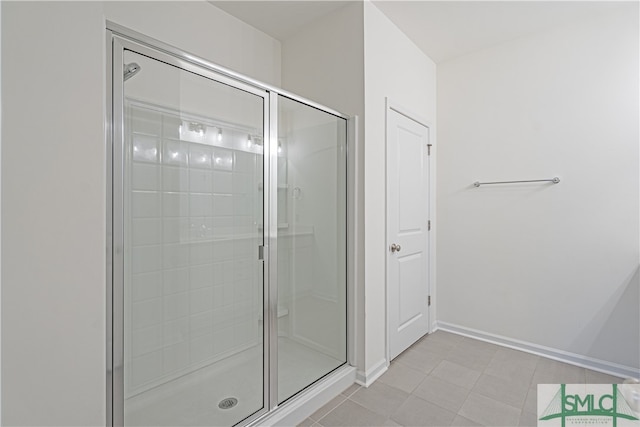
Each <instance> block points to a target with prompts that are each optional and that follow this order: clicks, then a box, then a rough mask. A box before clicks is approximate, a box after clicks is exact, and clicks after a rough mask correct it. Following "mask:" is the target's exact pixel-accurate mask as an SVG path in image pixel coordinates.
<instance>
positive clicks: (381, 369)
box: [356, 359, 389, 387]
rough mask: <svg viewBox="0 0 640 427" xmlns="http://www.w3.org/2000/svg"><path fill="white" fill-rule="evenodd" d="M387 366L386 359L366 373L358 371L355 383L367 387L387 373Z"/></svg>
mask: <svg viewBox="0 0 640 427" xmlns="http://www.w3.org/2000/svg"><path fill="white" fill-rule="evenodd" d="M388 367H389V364H388V363H387V359H382V360H381V361H379V362H378V363H376V364H375V365H373V367H371V368H370V369H368V370H367V372H363V371H358V372H356V383H358V384H360V385H361V386H364V387H369V386H370V385H371V384H373V382H374V381H375V380H377V379H378V378H380V375H382V374H384V373H385V372H386V371H387V368H388Z"/></svg>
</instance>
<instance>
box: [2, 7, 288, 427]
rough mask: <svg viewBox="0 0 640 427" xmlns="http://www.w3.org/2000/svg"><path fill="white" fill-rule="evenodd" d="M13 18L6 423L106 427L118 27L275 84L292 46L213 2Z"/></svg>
mask: <svg viewBox="0 0 640 427" xmlns="http://www.w3.org/2000/svg"><path fill="white" fill-rule="evenodd" d="M1 7H2V96H3V98H2V106H3V108H2V123H3V127H2V151H3V152H2V224H3V233H2V249H3V250H2V266H3V269H2V391H3V393H2V409H3V413H2V423H3V424H4V425H83V426H87V425H103V424H104V422H105V402H106V396H105V338H106V337H105V308H106V291H107V287H106V283H105V247H106V236H105V209H106V200H105V199H106V187H107V182H106V180H105V177H106V174H105V167H106V155H105V146H104V124H103V120H104V119H103V118H104V114H105V106H106V95H105V93H104V92H105V67H106V55H105V25H104V22H105V19H109V20H112V21H115V22H117V23H119V24H122V25H125V26H129V27H131V28H132V29H134V30H137V31H140V32H143V33H146V34H147V35H150V36H152V37H156V38H159V39H161V40H163V41H165V42H167V43H170V44H174V45H177V46H178V47H180V48H182V49H185V50H187V51H190V52H193V53H196V54H198V55H202V56H205V57H206V58H207V59H209V60H211V61H213V62H217V63H219V64H221V65H224V66H226V67H229V68H232V69H235V70H237V71H239V72H241V73H244V74H247V75H249V76H251V77H254V78H258V79H261V80H263V81H267V82H269V83H275V84H278V82H279V73H280V70H279V63H280V59H279V56H280V49H279V43H278V42H277V41H275V40H273V39H272V38H270V37H268V36H266V35H264V34H263V33H261V32H259V31H257V30H255V29H253V28H251V27H248V26H247V25H246V24H242V23H241V22H240V21H238V20H237V19H235V18H232V17H230V16H229V15H227V14H226V13H224V12H222V11H220V10H219V9H217V8H215V7H213V6H211V5H210V4H208V3H206V2H158V3H155V2H144V3H129V2H106V3H105V4H103V3H99V2H70V3H60V2H2V5H1ZM151 17H152V18H153V19H151ZM194 28H197V31H194Z"/></svg>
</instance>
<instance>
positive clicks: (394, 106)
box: [384, 97, 436, 367]
mask: <svg viewBox="0 0 640 427" xmlns="http://www.w3.org/2000/svg"><path fill="white" fill-rule="evenodd" d="M391 111H394V112H396V113H398V114H401V115H403V116H405V117H406V118H408V119H410V120H413V121H414V122H416V123H418V124H419V125H421V126H424V127H426V128H427V130H428V135H429V144H430V150H431V153H430V155H429V156H428V159H427V160H428V162H429V197H428V200H429V214H428V215H429V218H426V219H427V220H430V221H431V229H430V231H429V234H428V236H429V238H428V239H427V250H428V251H429V268H428V271H427V292H428V295H430V297H431V305H430V306H429V311H428V327H427V333H429V334H430V333H432V332H434V331H435V329H436V327H435V319H436V317H435V313H436V304H435V302H436V298H435V227H434V222H435V213H436V209H435V189H436V187H435V176H436V174H435V172H436V171H435V162H433V161H432V160H431V159H432V158H434V157H435V153H436V151H435V147H436V145H435V131H434V126H433V124H432V122H431V121H430V120H426V119H424V118H423V117H421V116H420V115H418V114H416V113H414V112H413V111H411V110H410V109H408V108H405V107H404V106H403V105H402V104H398V103H396V102H395V101H394V100H391V99H390V98H389V97H386V98H385V127H386V129H385V169H384V170H385V192H384V195H385V249H384V250H385V265H384V267H385V326H386V327H385V358H386V360H387V367H388V366H389V365H390V364H391V348H390V344H389V339H390V335H391V319H390V318H389V300H390V298H389V294H390V291H391V289H390V286H389V282H390V280H389V259H390V256H391V254H390V252H389V245H391V241H390V239H389V208H390V206H389V197H388V195H389V164H388V159H389V145H390V141H391V127H390V123H389V121H390V113H391Z"/></svg>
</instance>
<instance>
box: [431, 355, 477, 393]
mask: <svg viewBox="0 0 640 427" xmlns="http://www.w3.org/2000/svg"><path fill="white" fill-rule="evenodd" d="M480 374H481V372H480V371H475V370H473V369H469V368H467V367H466V366H462V365H458V364H457V363H452V362H449V361H448V360H443V361H442V362H440V364H439V365H438V366H437V367H436V368H435V369H434V370H433V371H432V372H431V375H433V376H434V377H437V378H440V379H442V380H444V381H447V382H448V383H451V384H455V385H457V386H460V387H465V388H468V389H471V388H473V386H474V385H475V383H476V381H477V380H478V378H479V377H480Z"/></svg>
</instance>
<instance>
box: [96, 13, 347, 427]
mask: <svg viewBox="0 0 640 427" xmlns="http://www.w3.org/2000/svg"><path fill="white" fill-rule="evenodd" d="M106 27H107V28H106V30H107V37H106V52H107V70H106V77H107V85H106V98H107V108H106V117H105V141H106V145H105V149H106V159H107V163H106V178H107V189H106V192H107V212H106V226H107V227H106V228H107V235H106V246H107V247H106V284H107V286H106V288H107V289H106V291H107V292H106V293H107V295H106V296H107V310H106V320H107V322H106V323H107V331H106V332H107V336H106V341H107V342H106V348H107V355H106V389H107V395H106V409H107V413H106V425H108V426H123V425H124V371H123V364H124V269H123V264H124V254H123V248H124V235H123V231H124V222H123V221H124V211H123V201H124V199H123V195H124V187H123V172H124V171H123V165H124V162H123V160H124V157H123V155H124V153H123V148H124V135H125V134H124V78H123V75H122V73H121V72H120V69H119V68H118V67H119V66H121V64H124V52H125V50H130V51H133V52H136V53H139V54H142V55H144V56H147V57H150V58H153V59H155V60H158V61H161V62H164V63H166V64H169V65H173V66H176V67H178V68H180V69H183V70H185V71H188V72H192V73H195V74H198V75H201V76H203V77H205V78H208V79H211V80H215V81H218V82H220V83H223V84H227V85H229V86H233V87H235V88H237V89H239V90H243V91H246V92H250V93H252V94H255V95H257V96H260V97H262V98H263V100H264V104H263V106H264V109H263V112H264V116H263V136H264V153H263V162H264V163H263V168H264V170H263V178H264V186H263V188H264V189H265V191H264V193H263V216H264V218H263V221H264V222H263V224H265V227H264V230H263V245H264V259H263V261H264V263H263V265H264V270H263V314H264V316H263V319H265V322H264V324H263V356H264V357H263V402H264V405H263V408H262V409H261V410H259V411H258V412H256V413H254V414H253V415H251V416H249V417H248V418H245V419H244V420H242V421H241V422H240V423H238V424H237V425H241V426H244V425H249V424H251V423H253V422H255V421H256V420H258V419H260V418H262V417H264V416H266V415H268V414H270V413H271V412H272V411H273V410H274V409H276V408H277V407H278V398H277V391H278V360H277V354H278V350H277V337H278V330H277V329H278V319H277V311H278V310H277V304H278V286H277V283H278V282H277V278H278V272H277V254H278V247H277V245H278V242H277V240H278V224H277V215H278V191H277V189H278V150H277V141H278V96H279V95H282V96H285V97H287V98H290V99H293V100H295V101H299V102H301V103H304V104H306V105H308V106H310V107H313V108H316V109H318V110H321V111H323V112H326V113H328V114H331V115H333V116H336V117H338V118H341V119H344V120H345V122H346V127H347V136H346V142H347V143H346V159H345V161H346V165H345V166H346V170H347V201H346V211H347V212H346V215H347V218H346V220H347V223H346V224H347V225H346V229H347V230H346V231H347V242H345V244H346V248H347V261H348V262H347V278H346V283H347V291H346V292H347V295H346V298H347V359H346V363H347V365H355V349H354V344H353V338H352V337H353V335H354V334H355V329H356V326H355V315H354V309H355V300H356V296H355V294H354V293H355V290H354V288H355V286H354V281H355V279H354V277H355V276H354V269H353V262H354V261H353V259H350V255H351V254H352V253H353V250H354V245H355V241H354V239H355V237H354V234H353V229H354V228H355V226H354V225H353V221H352V220H351V219H350V212H353V211H354V210H355V209H353V204H354V201H353V200H352V198H351V196H350V191H351V190H352V188H353V189H354V188H355V175H354V173H353V170H354V169H355V168H354V169H351V167H352V161H351V160H350V158H352V153H350V152H349V151H350V147H353V143H354V141H355V139H356V138H357V135H356V132H357V131H356V128H357V122H356V118H355V117H349V116H346V115H344V114H342V113H340V112H338V111H335V110H332V109H330V108H327V107H325V106H323V105H321V104H318V103H316V102H313V101H311V100H308V99H305V98H303V97H300V96H297V95H295V94H292V93H289V92H287V91H284V90H282V89H279V88H276V87H274V86H270V85H267V84H264V83H262V82H259V81H257V80H254V79H251V78H249V77H246V76H243V75H241V74H239V73H236V72H234V71H232V70H229V69H227V68H225V67H221V66H219V65H217V64H214V63H211V62H209V61H206V60H204V59H202V58H199V57H197V56H195V55H192V54H190V53H188V52H185V51H182V50H180V49H177V48H175V47H173V46H170V45H168V44H165V43H162V42H160V41H158V40H155V39H153V38H150V37H148V36H145V35H143V34H141V33H138V32H135V31H132V30H130V29H128V28H125V27H122V26H120V25H118V24H115V23H113V22H110V21H107V22H106ZM274 142H275V143H274ZM350 169H351V170H350ZM354 191H355V190H354ZM350 228H352V229H351V230H350Z"/></svg>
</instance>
